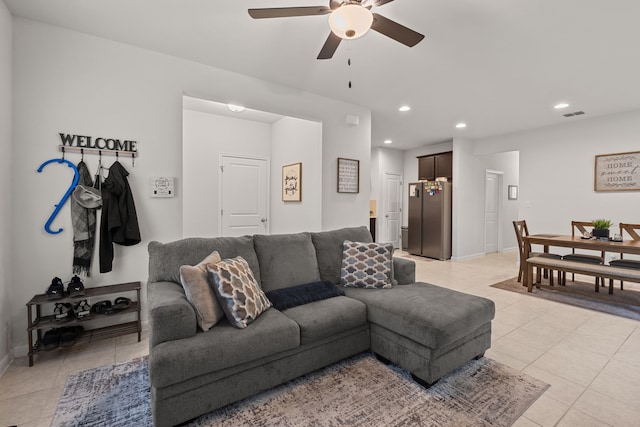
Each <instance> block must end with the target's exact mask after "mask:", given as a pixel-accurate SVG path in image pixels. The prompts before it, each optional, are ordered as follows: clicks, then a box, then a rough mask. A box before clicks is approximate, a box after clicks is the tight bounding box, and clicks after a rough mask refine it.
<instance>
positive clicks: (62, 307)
mask: <svg viewBox="0 0 640 427" xmlns="http://www.w3.org/2000/svg"><path fill="white" fill-rule="evenodd" d="M53 314H54V315H55V316H56V322H68V321H69V320H71V319H73V307H71V303H68V302H57V303H56V306H55V307H54V309H53Z"/></svg>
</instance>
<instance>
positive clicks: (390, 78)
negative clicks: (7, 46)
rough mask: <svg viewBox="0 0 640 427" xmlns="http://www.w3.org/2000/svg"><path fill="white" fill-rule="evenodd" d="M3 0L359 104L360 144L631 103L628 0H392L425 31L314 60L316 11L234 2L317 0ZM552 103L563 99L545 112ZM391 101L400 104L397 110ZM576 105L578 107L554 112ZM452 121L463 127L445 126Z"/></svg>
mask: <svg viewBox="0 0 640 427" xmlns="http://www.w3.org/2000/svg"><path fill="white" fill-rule="evenodd" d="M4 2H5V4H6V5H7V7H8V8H9V10H10V11H11V12H12V14H14V15H17V16H23V17H26V18H29V19H33V20H37V21H42V22H46V23H50V24H53V25H57V26H61V27H65V28H69V29H73V30H77V31H80V32H84V33H89V34H94V35H97V36H100V37H104V38H108V39H112V40H116V41H119V42H123V43H128V44H131V45H135V46H140V47H143V48H147V49H151V50H155V51H158V52H164V53H167V54H170V55H173V56H177V57H181V58H185V59H189V60H193V61H197V62H200V63H203V64H210V65H212V66H215V67H219V68H224V69H228V70H233V71H236V72H239V73H242V74H246V75H250V76H254V77H258V78H260V79H263V80H267V81H272V82H276V83H280V84H283V85H287V86H291V87H295V88H298V89H302V90H305V91H309V92H314V93H317V94H321V95H324V96H328V97H331V98H336V99H340V100H343V101H345V102H349V103H353V104H358V105H362V106H366V107H368V108H370V109H371V110H372V120H373V129H372V138H373V140H372V145H373V146H379V145H382V141H383V140H384V139H387V138H390V139H392V140H393V141H394V143H393V144H392V145H391V147H393V148H399V149H407V148H412V147H416V146H420V145H425V144H431V143H437V142H442V141H445V140H449V139H451V138H453V137H457V136H460V137H465V138H471V139H476V138H483V137H487V136H492V135H499V134H506V133H511V132H517V131H521V130H525V129H532V128H537V127H542V126H549V125H554V124H558V123H566V122H567V121H577V120H584V119H585V118H589V117H595V116H601V115H606V114H612V113H617V112H622V111H630V110H635V109H640V89H639V86H638V80H639V78H640V45H639V41H640V25H638V17H640V1H638V0H429V1H426V0H420V1H419V0H395V1H393V2H392V3H388V4H386V5H383V6H381V7H378V8H374V12H377V13H379V14H381V15H384V16H386V17H387V18H390V19H393V20H395V21H397V22H399V23H401V24H403V25H405V26H408V27H410V28H412V29H414V30H416V31H418V32H421V33H423V34H425V35H426V38H425V39H424V40H423V41H422V42H421V43H419V44H418V45H417V46H415V47H413V48H408V47H406V46H404V45H401V44H399V43H397V42H395V41H393V40H391V39H389V38H387V37H384V36H382V35H381V34H379V33H376V32H374V31H370V32H369V33H367V34H366V35H365V36H364V37H362V38H361V39H358V40H353V41H349V42H347V41H344V42H343V43H342V44H341V45H340V47H339V48H338V50H337V52H336V54H335V55H334V57H333V59H331V60H324V61H319V60H316V56H317V54H318V52H319V50H320V48H321V47H322V45H323V43H324V41H325V39H326V38H327V35H328V33H329V27H328V23H327V16H312V17H295V18H279V19H262V20H254V19H251V18H250V17H249V15H248V14H247V9H248V8H262V7H289V6H315V5H322V6H324V5H328V4H329V0H180V1H178V0H108V1H97V0H4ZM348 58H351V62H352V65H351V67H349V66H348V65H347V59H348ZM350 79H351V81H352V82H353V88H352V89H349V88H348V86H347V83H348V81H349V80H350ZM559 101H566V102H569V103H571V107H569V109H568V110H565V111H562V112H559V111H556V110H554V109H553V105H554V104H556V103H557V102H559ZM403 104H408V105H411V107H412V110H411V111H410V112H408V113H399V112H398V111H397V109H398V107H399V106H401V105H403ZM247 107H250V105H247ZM577 110H583V111H584V112H585V113H586V114H585V115H582V116H577V117H573V118H564V117H563V116H562V114H563V113H566V112H568V111H577ZM460 121H464V122H466V123H467V124H468V127H467V128H466V129H463V130H457V129H455V127H454V125H455V124H456V123H457V122H460Z"/></svg>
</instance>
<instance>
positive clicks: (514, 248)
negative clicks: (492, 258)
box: [502, 246, 518, 252]
mask: <svg viewBox="0 0 640 427" xmlns="http://www.w3.org/2000/svg"><path fill="white" fill-rule="evenodd" d="M517 250H518V247H517V246H513V247H511V248H503V249H502V252H515V251H517Z"/></svg>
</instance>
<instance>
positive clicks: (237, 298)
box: [207, 257, 271, 328]
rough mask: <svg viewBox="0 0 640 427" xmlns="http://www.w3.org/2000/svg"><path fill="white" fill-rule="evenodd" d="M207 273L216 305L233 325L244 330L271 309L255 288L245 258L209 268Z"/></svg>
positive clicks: (230, 260) (227, 261)
mask: <svg viewBox="0 0 640 427" xmlns="http://www.w3.org/2000/svg"><path fill="white" fill-rule="evenodd" d="M207 270H208V272H209V278H210V279H211V283H212V284H214V289H215V291H216V296H217V297H218V301H219V302H220V305H221V306H222V309H223V310H224V313H225V314H226V316H227V320H229V322H230V323H231V324H232V325H234V326H236V327H238V328H246V327H247V326H248V325H249V323H251V322H253V321H254V320H256V319H257V318H258V316H260V314H262V313H263V312H264V311H266V310H268V309H269V308H270V307H271V301H269V300H268V299H267V297H266V295H265V294H264V292H262V289H260V287H259V286H258V283H257V282H256V279H255V278H254V277H253V273H251V269H250V268H249V264H247V261H245V260H244V258H242V257H236V258H231V259H225V260H222V261H220V262H218V263H217V264H209V265H207Z"/></svg>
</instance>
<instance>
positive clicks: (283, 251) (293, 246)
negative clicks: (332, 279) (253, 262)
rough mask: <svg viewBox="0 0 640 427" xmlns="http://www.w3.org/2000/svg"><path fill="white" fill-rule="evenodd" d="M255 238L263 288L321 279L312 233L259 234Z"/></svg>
mask: <svg viewBox="0 0 640 427" xmlns="http://www.w3.org/2000/svg"><path fill="white" fill-rule="evenodd" d="M253 241H254V246H255V250H256V254H257V256H258V260H259V263H260V280H261V284H262V289H263V290H264V291H272V290H274V289H282V288H288V287H291V286H296V285H302V284H304V283H312V282H319V281H320V272H319V271H318V261H317V260H316V250H315V248H314V247H313V242H312V241H311V236H310V235H309V233H299V234H272V235H269V236H265V235H261V234H257V235H255V236H253Z"/></svg>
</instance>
